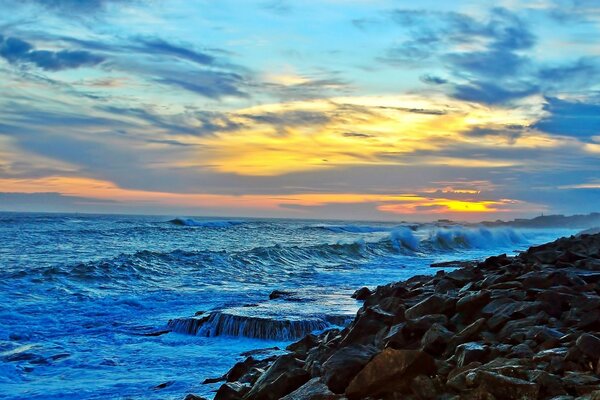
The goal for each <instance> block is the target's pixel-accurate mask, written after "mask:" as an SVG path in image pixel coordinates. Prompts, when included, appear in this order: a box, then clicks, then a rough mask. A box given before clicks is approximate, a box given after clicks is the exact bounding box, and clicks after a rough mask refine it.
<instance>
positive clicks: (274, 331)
mask: <svg viewBox="0 0 600 400" xmlns="http://www.w3.org/2000/svg"><path fill="white" fill-rule="evenodd" d="M346 319H347V318H345V317H341V316H340V317H336V316H323V317H314V318H306V319H304V318H277V319H275V318H264V317H256V316H244V315H235V314H229V313H226V312H219V311H217V312H213V313H211V314H209V315H207V316H204V317H189V318H176V319H172V320H170V321H169V323H168V325H167V326H168V328H169V329H170V330H171V331H173V332H177V333H183V334H186V335H196V336H205V337H215V336H235V337H247V338H255V339H272V340H294V339H298V338H301V337H303V336H305V335H307V334H309V333H311V332H314V331H320V330H323V329H326V328H329V327H331V326H333V325H340V324H344V323H345V322H347V321H346Z"/></svg>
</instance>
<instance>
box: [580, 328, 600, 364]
mask: <svg viewBox="0 0 600 400" xmlns="http://www.w3.org/2000/svg"><path fill="white" fill-rule="evenodd" d="M575 345H576V346H577V348H578V349H579V350H581V352H582V353H583V354H585V355H586V356H588V357H589V358H591V359H593V360H598V358H600V338H598V337H596V336H594V335H591V334H589V333H584V334H582V335H581V336H579V338H578V339H577V341H576V342H575Z"/></svg>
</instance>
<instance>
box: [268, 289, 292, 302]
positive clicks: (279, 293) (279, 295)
mask: <svg viewBox="0 0 600 400" xmlns="http://www.w3.org/2000/svg"><path fill="white" fill-rule="evenodd" d="M293 295H294V293H292V292H288V291H285V290H273V291H272V292H271V293H270V294H269V300H275V299H280V298H282V297H291V296H293Z"/></svg>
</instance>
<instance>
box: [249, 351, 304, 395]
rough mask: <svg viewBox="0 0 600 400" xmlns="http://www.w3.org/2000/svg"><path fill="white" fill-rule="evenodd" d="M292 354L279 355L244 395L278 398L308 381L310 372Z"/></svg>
mask: <svg viewBox="0 0 600 400" xmlns="http://www.w3.org/2000/svg"><path fill="white" fill-rule="evenodd" d="M302 366H303V363H302V362H301V361H300V360H298V359H296V358H295V357H294V356H293V355H292V354H285V355H283V356H281V357H279V358H278V359H277V360H276V361H275V362H274V363H273V364H272V365H271V366H270V367H269V369H267V370H266V371H265V373H264V374H262V375H261V377H260V378H258V380H257V381H256V382H255V383H254V385H253V386H252V389H251V390H250V391H249V392H248V393H247V394H246V395H245V396H244V399H249V400H277V399H280V398H282V397H283V396H285V395H287V394H288V393H291V392H293V391H294V390H296V389H298V388H299V387H300V386H302V385H303V384H305V383H306V382H308V380H309V379H310V374H309V373H308V372H307V371H306V370H304V369H303V368H302Z"/></svg>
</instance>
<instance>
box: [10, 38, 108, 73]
mask: <svg viewBox="0 0 600 400" xmlns="http://www.w3.org/2000/svg"><path fill="white" fill-rule="evenodd" d="M0 57H2V58H4V59H5V60H6V61H8V62H9V63H11V64H33V65H36V66H37V67H39V68H41V69H44V70H46V71H61V70H65V69H74V68H80V67H91V66H94V65H97V64H100V63H101V62H103V61H104V57H102V56H99V55H96V54H93V53H90V52H89V51H85V50H59V51H50V50H36V49H35V48H34V47H33V45H32V44H31V43H29V42H26V41H24V40H21V39H19V38H15V37H6V38H4V37H2V36H0Z"/></svg>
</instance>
